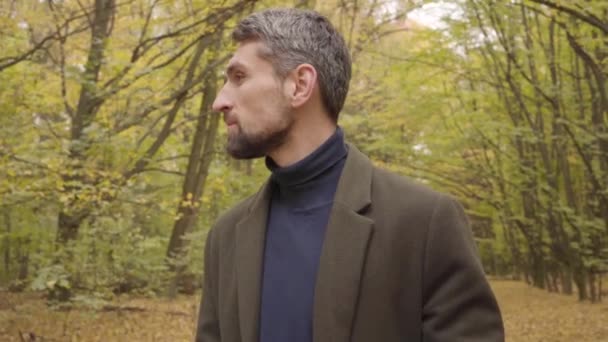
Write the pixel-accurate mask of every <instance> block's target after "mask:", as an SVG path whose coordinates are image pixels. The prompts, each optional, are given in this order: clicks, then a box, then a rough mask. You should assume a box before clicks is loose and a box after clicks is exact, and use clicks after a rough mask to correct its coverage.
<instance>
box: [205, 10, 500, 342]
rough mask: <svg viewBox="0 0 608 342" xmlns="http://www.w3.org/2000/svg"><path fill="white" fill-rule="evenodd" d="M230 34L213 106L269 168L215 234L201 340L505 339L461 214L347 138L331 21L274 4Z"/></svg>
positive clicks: (238, 147)
mask: <svg viewBox="0 0 608 342" xmlns="http://www.w3.org/2000/svg"><path fill="white" fill-rule="evenodd" d="M233 39H234V40H235V41H236V42H237V43H238V44H239V46H238V49H237V50H236V52H235V54H234V56H233V57H232V59H231V60H230V62H229V64H228V67H227V69H226V83H225V84H224V87H223V88H222V89H221V91H220V92H219V94H218V95H217V98H216V99H215V102H214V104H213V108H214V110H217V111H221V112H223V113H224V121H225V122H226V124H227V126H228V145H227V150H228V152H229V153H230V154H231V155H232V156H234V157H236V158H257V157H263V156H264V157H266V164H267V166H268V168H269V169H270V170H271V171H272V176H271V177H270V179H269V180H268V181H267V182H266V183H265V184H264V185H263V186H262V188H261V189H260V190H259V192H258V193H256V194H255V195H253V196H251V197H250V198H247V199H245V200H244V201H243V202H241V203H239V204H237V205H236V206H235V207H234V208H232V209H231V210H229V211H228V212H227V213H225V214H224V215H222V216H221V217H220V218H219V219H218V221H217V223H216V224H215V226H214V227H213V228H212V230H211V231H210V233H209V237H208V240H207V245H206V248H205V278H204V288H203V299H202V303H201V308H200V314H199V320H198V327H197V341H203V342H215V341H222V342H240V341H242V342H254V341H261V342H300V341H302V342H304V341H306V342H311V341H315V342H346V341H358V342H375V341H381V342H390V341H479V342H481V341H484V342H488V341H503V340H504V337H503V327H502V321H501V317H500V313H499V309H498V306H497V304H496V301H495V299H494V296H493V294H492V292H491V290H490V287H489V286H488V283H487V281H486V279H485V277H484V273H483V271H482V268H481V265H480V263H479V261H478V259H477V256H476V250H475V245H474V242H473V239H472V237H471V233H470V230H469V228H468V226H467V223H466V219H465V216H464V213H463V210H462V208H461V207H460V206H459V205H458V204H457V203H456V202H455V201H454V200H452V199H450V198H449V197H448V196H445V195H442V194H439V193H436V192H434V191H432V190H430V189H428V188H426V187H424V186H421V185H418V184H415V183H414V182H412V181H410V180H408V179H405V178H402V177H399V176H397V175H394V174H392V173H389V172H386V171H383V170H380V169H378V168H375V167H373V166H372V164H371V163H370V161H369V160H368V159H367V158H366V157H365V156H364V155H363V154H362V153H361V152H359V151H358V150H357V149H356V148H355V147H354V146H352V145H348V144H346V143H345V142H344V138H343V133H342V130H341V129H340V128H339V127H338V126H337V120H338V114H339V112H340V110H341V109H342V106H343V104H344V100H345V98H346V94H347V92H348V84H349V81H350V75H351V62H350V57H349V53H348V50H347V48H346V46H345V43H344V40H343V39H342V37H341V36H340V35H339V34H338V33H337V32H336V30H335V29H334V28H333V27H332V25H331V24H330V22H329V21H328V20H327V19H326V18H324V17H323V16H321V15H319V14H318V13H315V12H312V11H303V10H296V9H271V10H266V11H262V12H258V13H254V14H252V15H251V16H249V17H247V18H245V19H244V20H243V21H241V22H240V23H239V24H238V26H237V27H236V29H235V31H234V32H233Z"/></svg>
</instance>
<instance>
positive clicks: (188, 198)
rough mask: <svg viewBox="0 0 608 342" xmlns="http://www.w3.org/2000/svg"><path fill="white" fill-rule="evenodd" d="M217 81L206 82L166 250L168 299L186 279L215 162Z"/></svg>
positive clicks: (213, 79) (218, 116) (217, 121)
mask: <svg viewBox="0 0 608 342" xmlns="http://www.w3.org/2000/svg"><path fill="white" fill-rule="evenodd" d="M216 82H217V80H216V78H215V77H208V78H207V79H206V80H205V89H204V94H203V96H202V99H201V105H200V110H199V116H198V120H197V127H196V132H195V134H194V138H193V141H192V148H191V150H190V156H189V159H188V167H187V171H186V176H185V178H184V183H183V186H182V201H181V203H180V205H179V207H178V209H177V217H178V219H177V220H176V221H175V224H174V225H173V231H172V232H171V239H170V241H169V246H168V247H167V254H166V255H167V258H168V260H169V270H170V271H171V273H172V276H173V278H172V280H171V282H170V284H169V289H168V295H169V297H174V296H175V295H176V294H177V292H178V291H179V285H180V283H182V280H185V278H187V275H186V274H185V273H184V271H185V269H186V266H185V263H184V261H185V260H184V259H185V258H186V257H187V254H188V245H189V241H188V240H187V239H185V236H186V235H187V234H188V233H189V232H191V231H192V229H193V227H194V225H195V223H196V218H197V214H198V211H199V206H200V198H201V196H202V195H203V192H204V187H205V182H206V180H207V175H208V171H209V166H210V165H211V161H212V160H213V149H214V144H215V140H216V134H217V130H218V125H219V121H220V115H219V114H215V113H214V114H212V113H211V108H210V107H211V104H212V102H213V99H214V97H215V94H216Z"/></svg>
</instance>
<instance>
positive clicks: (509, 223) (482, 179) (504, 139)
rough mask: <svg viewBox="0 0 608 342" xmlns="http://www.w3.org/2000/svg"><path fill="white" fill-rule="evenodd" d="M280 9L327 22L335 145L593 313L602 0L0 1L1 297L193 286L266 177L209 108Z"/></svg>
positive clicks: (606, 67) (602, 224)
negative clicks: (446, 205) (245, 44)
mask: <svg viewBox="0 0 608 342" xmlns="http://www.w3.org/2000/svg"><path fill="white" fill-rule="evenodd" d="M273 6H288V7H302V8H312V9H316V10H318V11H320V12H322V13H324V14H325V15H327V16H328V17H329V18H330V19H331V20H332V22H333V23H335V25H336V26H337V27H338V28H339V30H340V31H341V32H342V33H343V35H344V37H345V40H346V41H347V43H348V45H349V48H350V51H351V54H352V57H353V67H354V70H353V72H354V73H353V79H352V82H351V90H350V93H349V96H348V99H347V103H346V105H345V107H344V110H343V112H342V114H341V118H340V123H341V126H342V127H343V128H344V130H345V132H346V136H347V139H348V140H350V141H351V142H353V143H354V144H355V145H356V146H358V147H359V148H360V149H361V150H362V151H363V152H365V153H367V154H368V155H369V156H370V157H371V159H372V160H373V161H374V162H375V163H376V164H377V165H380V166H383V167H385V168H388V169H391V170H394V171H395V172H398V173H400V174H404V175H408V176H410V177H413V178H416V179H417V180H419V181H420V182H424V183H427V184H429V185H431V186H432V187H434V188H436V189H439V190H442V191H446V192H449V193H451V194H453V195H454V196H456V197H457V198H458V199H459V200H460V201H461V202H462V203H463V205H464V206H465V209H466V211H467V213H468V215H469V218H470V220H471V223H472V228H473V230H474V234H475V237H476V240H477V243H478V247H479V251H480V255H481V258H482V261H483V264H484V267H485V269H486V271H487V273H488V274H489V275H491V276H493V278H494V279H512V280H518V281H519V282H521V283H527V284H529V285H531V286H533V287H535V288H538V289H542V290H543V291H547V292H556V293H560V294H561V295H560V296H563V295H565V296H567V297H568V298H573V299H574V300H575V301H585V302H600V301H601V299H602V298H601V297H602V292H605V288H606V286H605V285H604V289H602V280H604V282H605V281H606V276H605V275H606V273H607V272H608V122H607V121H608V90H607V86H608V84H607V82H606V79H607V77H608V1H603V0H570V1H559V0H552V1H549V0H547V1H545V0H436V1H433V0H385V1H382V0H328V1H306V0H302V1H278V0H269V1H255V0H243V1H235V0H222V1H219V0H218V1H216V0H0V47H1V49H0V263H1V264H2V267H0V269H1V271H0V288H1V289H2V291H3V292H0V296H3V295H4V294H5V293H8V292H6V291H11V293H20V292H21V293H29V292H31V291H32V290H34V291H41V292H42V293H44V294H45V296H46V297H45V298H46V299H47V300H48V303H49V304H52V305H55V306H63V307H64V308H65V307H70V306H72V305H76V304H82V305H88V306H101V307H104V305H105V307H106V308H107V307H108V305H107V304H108V303H110V302H111V301H112V300H113V299H116V298H118V297H119V296H120V295H124V294H128V295H138V296H139V295H144V296H146V297H147V298H154V297H159V298H167V297H168V298H175V297H176V296H178V294H180V293H182V294H193V293H195V292H197V291H198V290H199V288H200V279H201V276H202V272H203V260H202V259H203V252H202V251H203V248H204V243H205V237H206V234H207V232H208V230H209V227H210V225H211V224H212V223H213V222H214V220H215V219H216V218H217V216H218V215H219V214H220V213H221V212H222V211H223V210H225V209H227V208H228V207H230V206H231V205H233V204H234V203H236V201H238V200H239V199H241V198H243V197H245V196H246V195H248V194H251V193H252V192H254V191H256V190H257V189H258V187H259V186H260V184H261V183H262V182H263V181H264V179H265V178H266V177H267V176H268V171H267V169H266V168H265V166H264V163H263V161H261V160H253V161H235V160H231V159H230V158H229V157H227V156H226V154H225V153H224V152H223V151H224V141H225V130H224V127H223V122H222V121H221V116H220V115H219V114H217V113H213V112H211V111H210V104H211V102H212V101H213V99H214V96H215V93H216V91H217V89H218V87H219V86H220V85H221V72H222V71H223V69H224V67H225V64H226V61H227V59H228V58H229V57H230V53H231V52H232V51H233V49H234V47H233V46H232V43H231V41H230V36H229V35H230V32H231V29H232V28H233V27H234V25H235V23H236V22H238V20H239V19H240V18H242V17H244V16H246V15H247V14H248V13H251V11H253V10H255V9H261V8H265V7H273ZM602 290H604V291H602ZM552 298H554V297H552ZM555 298H557V297H555ZM560 298H561V297H560ZM178 300H179V299H178ZM1 302H2V300H1V299H0V310H1V309H2V303H1ZM598 305H600V304H598ZM9 306H10V305H9ZM12 307H13V309H14V305H13V306H12ZM110 308H111V307H110ZM194 311H195V310H194ZM604 315H606V314H605V313H604ZM0 317H2V316H0ZM193 327H194V326H193V325H192V326H189V327H187V329H193ZM605 332H606V331H605ZM188 333H190V332H188ZM606 334H608V332H606ZM0 336H1V334H0ZM604 337H605V336H604ZM22 339H23V337H22ZM607 339H608V338H607ZM145 340H152V339H145ZM161 340H162V339H161Z"/></svg>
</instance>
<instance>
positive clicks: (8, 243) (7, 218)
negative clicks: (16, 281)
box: [2, 208, 12, 281]
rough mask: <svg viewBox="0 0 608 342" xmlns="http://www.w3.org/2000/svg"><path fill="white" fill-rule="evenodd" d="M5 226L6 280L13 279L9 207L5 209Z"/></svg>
mask: <svg viewBox="0 0 608 342" xmlns="http://www.w3.org/2000/svg"><path fill="white" fill-rule="evenodd" d="M2 214H3V217H4V226H5V227H6V236H5V237H4V275H5V278H4V280H6V281H9V280H10V279H11V241H10V240H11V237H10V235H11V229H12V227H11V224H12V222H11V216H10V212H9V210H8V209H6V208H5V209H4V210H3V213H2Z"/></svg>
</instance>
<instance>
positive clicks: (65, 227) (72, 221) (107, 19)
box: [56, 0, 116, 244]
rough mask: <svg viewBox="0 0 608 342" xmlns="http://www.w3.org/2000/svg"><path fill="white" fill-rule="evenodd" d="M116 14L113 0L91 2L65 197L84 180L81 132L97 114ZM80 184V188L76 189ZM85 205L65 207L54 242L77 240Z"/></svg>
mask: <svg viewBox="0 0 608 342" xmlns="http://www.w3.org/2000/svg"><path fill="white" fill-rule="evenodd" d="M115 10H116V3H115V0H95V4H94V10H93V13H92V22H91V45H90V47H89V54H88V57H87V62H86V65H85V70H84V72H83V75H82V77H83V83H82V86H81V89H80V96H79V99H78V105H77V107H76V111H75V112H74V113H71V118H72V121H71V129H70V141H71V146H70V155H69V158H70V160H71V161H72V163H73V165H74V166H73V167H74V169H73V170H71V171H72V172H68V173H66V174H64V175H63V177H62V178H63V180H64V182H65V183H66V184H71V185H70V186H66V187H65V191H66V192H67V193H69V194H72V193H75V192H78V191H79V190H80V188H81V186H82V185H81V184H82V183H84V182H85V181H86V180H85V179H84V176H83V175H82V173H81V172H77V171H78V170H80V169H81V168H82V164H83V159H84V158H85V156H84V153H85V152H86V150H87V148H88V141H87V140H88V139H87V137H86V134H85V133H84V132H85V129H86V128H87V127H89V126H90V125H91V123H92V122H93V119H94V118H95V115H96V113H97V111H98V110H99V105H100V102H99V97H98V94H97V82H98V80H99V74H100V71H101V67H102V64H103V58H104V52H105V46H106V40H107V38H108V37H109V36H110V25H111V22H112V17H113V16H114V12H115ZM79 184H80V185H79ZM86 207H87V205H86V204H83V203H80V201H79V200H78V199H77V198H76V196H74V199H73V200H71V201H69V202H68V203H66V207H65V208H63V209H62V210H61V212H60V213H59V216H58V219H57V239H56V240H57V242H59V243H61V244H66V243H67V242H69V241H71V240H75V239H76V238H77V237H78V230H79V228H80V225H81V224H82V222H83V220H84V219H85V218H86V216H88V210H87V209H86Z"/></svg>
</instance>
